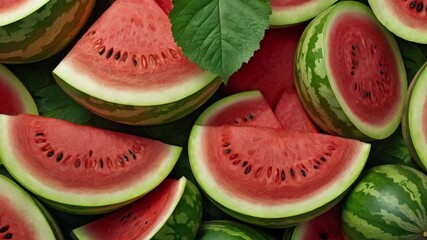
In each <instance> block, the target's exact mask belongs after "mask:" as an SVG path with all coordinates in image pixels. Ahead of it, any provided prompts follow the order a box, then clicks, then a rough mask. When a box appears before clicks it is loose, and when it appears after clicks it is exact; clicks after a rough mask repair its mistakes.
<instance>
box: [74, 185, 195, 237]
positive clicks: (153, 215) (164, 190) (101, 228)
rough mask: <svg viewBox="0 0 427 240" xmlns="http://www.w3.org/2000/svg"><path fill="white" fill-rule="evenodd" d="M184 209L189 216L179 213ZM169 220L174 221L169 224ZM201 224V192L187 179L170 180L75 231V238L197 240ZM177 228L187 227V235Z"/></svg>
mask: <svg viewBox="0 0 427 240" xmlns="http://www.w3.org/2000/svg"><path fill="white" fill-rule="evenodd" d="M185 198H190V199H185ZM186 201H188V202H186ZM180 204H181V205H180ZM186 204H188V205H186ZM193 204H194V205H193ZM183 205H185V208H184V209H185V211H186V212H182V211H181V210H182V209H179V208H180V207H182V206H183ZM179 214H181V216H180V217H178V218H176V217H177V215H179ZM175 218H176V219H175ZM168 219H171V220H169V222H167V220H168ZM173 221H175V223H173ZM200 223H201V201H200V193H199V192H198V190H197V188H196V187H195V186H194V185H193V184H192V183H191V182H189V181H188V180H186V179H185V178H181V179H180V180H175V179H166V180H165V181H163V182H162V183H161V184H160V185H159V186H158V187H156V188H155V189H154V190H153V191H151V192H150V193H148V194H147V195H145V196H144V197H142V198H141V199H139V200H138V201H136V202H134V203H132V204H130V205H127V206H125V207H123V208H121V209H119V210H117V211H115V212H113V213H111V214H108V215H105V216H103V217H101V218H99V219H97V220H95V221H93V222H91V223H89V224H86V225H84V226H82V227H79V228H77V229H74V230H73V231H72V236H73V237H74V238H75V239H80V240H83V239H93V240H96V239H99V240H104V239H141V240H142V239H185V238H187V239H193V238H194V236H195V234H196V231H197V229H198V227H199V225H200ZM180 225H181V226H180ZM183 225H187V226H183ZM175 227H181V228H182V227H183V228H184V229H186V230H187V232H185V231H181V232H180V231H179V229H178V228H175ZM180 233H182V234H180ZM170 237H172V238H170Z"/></svg>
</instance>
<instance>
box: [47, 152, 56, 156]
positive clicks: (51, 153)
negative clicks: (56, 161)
mask: <svg viewBox="0 0 427 240" xmlns="http://www.w3.org/2000/svg"><path fill="white" fill-rule="evenodd" d="M53 155H55V153H54V152H53V151H49V152H48V153H47V156H48V157H52V156H53Z"/></svg>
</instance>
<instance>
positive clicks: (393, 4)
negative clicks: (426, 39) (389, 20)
mask: <svg viewBox="0 0 427 240" xmlns="http://www.w3.org/2000/svg"><path fill="white" fill-rule="evenodd" d="M412 2H414V1H390V2H387V8H388V9H389V10H390V11H391V12H393V13H394V15H393V18H396V20H397V19H398V20H399V21H400V22H401V24H402V23H403V24H404V25H405V26H408V27H411V28H414V29H419V30H420V31H423V32H425V24H426V23H427V8H426V7H427V5H426V4H427V2H426V1H425V0H421V1H416V4H415V5H414V7H412V8H411V7H410V6H411V4H412ZM418 8H420V9H421V11H418V10H417V9H418Z"/></svg>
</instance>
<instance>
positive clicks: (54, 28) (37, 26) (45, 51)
mask: <svg viewBox="0 0 427 240" xmlns="http://www.w3.org/2000/svg"><path fill="white" fill-rule="evenodd" d="M94 4H95V0H74V1H61V0H37V1H33V0H2V1H1V2H0V62H2V63H30V62H36V61H40V60H43V59H46V58H48V57H50V56H53V55H54V54H56V53H58V52H59V51H61V50H62V49H63V48H64V47H65V46H66V45H67V44H68V43H70V42H71V40H73V38H74V37H75V36H76V35H77V34H78V32H79V31H80V29H81V28H82V27H83V25H84V24H85V23H86V21H87V19H88V18H89V15H90V13H91V12H92V9H93V6H94Z"/></svg>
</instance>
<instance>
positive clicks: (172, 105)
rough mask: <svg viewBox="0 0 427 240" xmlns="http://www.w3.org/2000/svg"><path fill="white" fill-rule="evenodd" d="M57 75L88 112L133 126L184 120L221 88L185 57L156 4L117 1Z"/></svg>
mask: <svg viewBox="0 0 427 240" xmlns="http://www.w3.org/2000/svg"><path fill="white" fill-rule="evenodd" d="M123 13H126V14H123ZM53 73H54V76H55V78H56V80H57V82H58V84H59V85H60V86H61V87H62V88H63V89H64V90H65V92H67V93H68V94H69V95H70V96H71V97H72V98H74V99H75V100H76V101H77V102H79V103H80V104H82V105H83V106H84V107H86V108H88V109H89V110H91V111H92V112H94V113H96V114H98V115H100V116H103V117H105V118H107V119H110V120H112V121H116V122H121V123H125V124H130V125H154V124H160V123H166V122H170V121H173V120H176V119H179V118H182V117H183V116H185V115H187V114H189V113H190V112H192V111H193V110H195V109H196V108H197V107H199V106H200V105H201V104H202V103H204V102H205V101H206V100H207V99H208V98H209V97H210V96H211V95H212V94H213V93H214V92H215V90H216V89H217V88H218V87H219V84H220V82H221V81H220V80H219V79H216V76H215V75H214V74H212V73H210V72H206V71H203V70H202V69H201V68H199V67H198V66H197V65H196V64H193V63H191V62H190V61H189V60H188V59H187V58H186V57H185V56H184V55H183V53H182V51H181V49H180V48H179V47H178V46H177V45H176V43H175V41H174V39H173V36H172V31H171V23H170V21H169V18H168V15H167V14H166V13H165V11H164V10H163V9H162V8H161V7H160V6H159V5H158V3H157V2H156V1H154V0H141V1H132V0H122V1H115V2H114V3H113V4H112V5H111V6H110V7H109V8H108V9H107V10H106V11H105V12H104V13H103V15H102V16H101V17H100V18H99V19H98V20H97V21H96V22H95V23H94V24H93V25H92V26H91V27H90V29H89V30H88V31H87V32H86V34H85V35H84V36H83V37H82V38H81V39H80V40H79V41H78V42H77V43H76V45H75V46H74V47H73V49H72V50H71V51H70V52H69V53H68V55H67V56H66V57H65V58H64V59H63V60H62V61H61V62H60V64H59V65H58V66H57V67H56V68H55V69H54V70H53Z"/></svg>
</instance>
